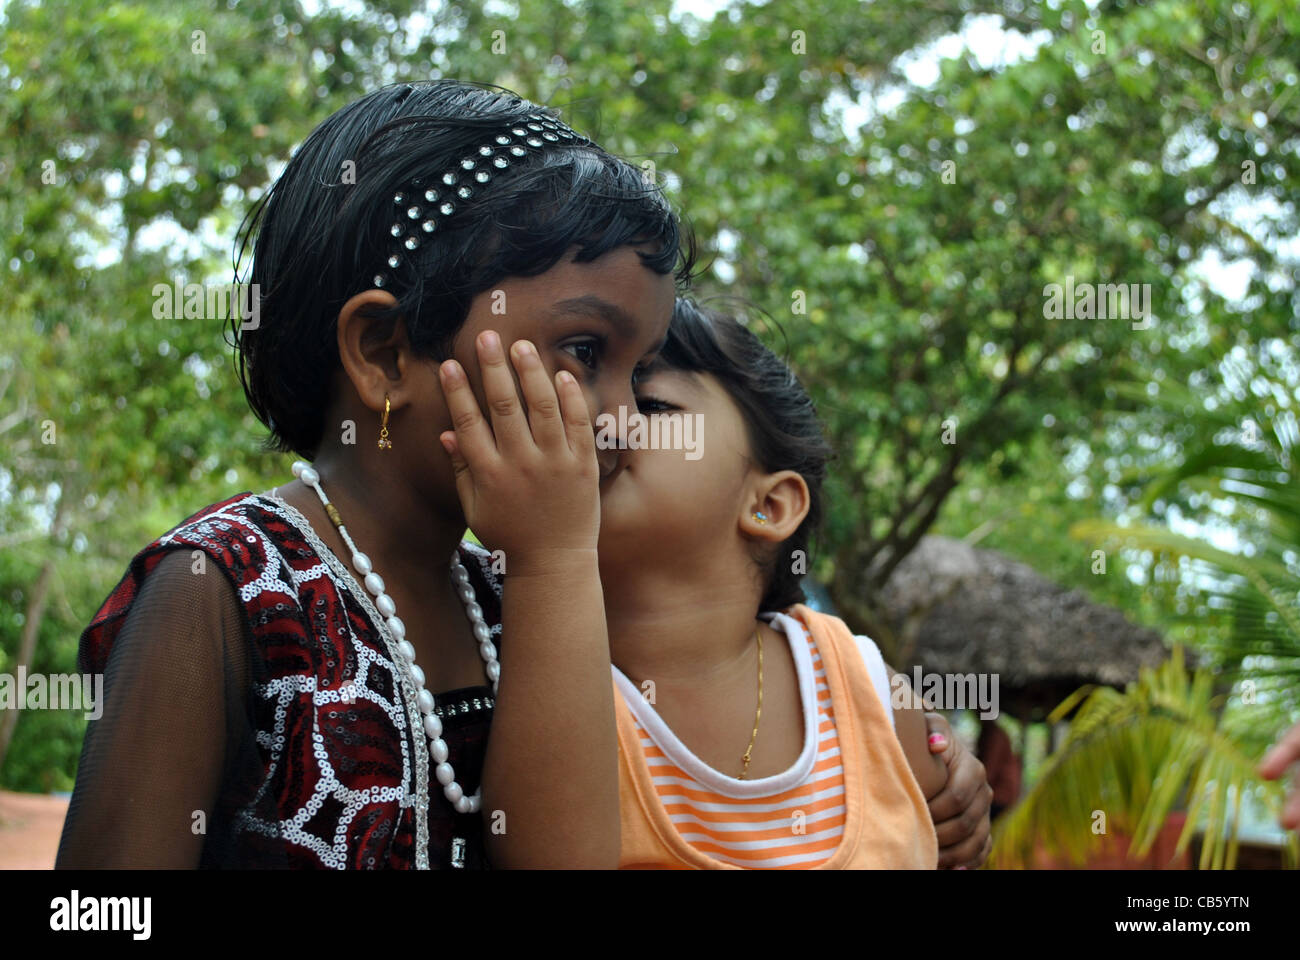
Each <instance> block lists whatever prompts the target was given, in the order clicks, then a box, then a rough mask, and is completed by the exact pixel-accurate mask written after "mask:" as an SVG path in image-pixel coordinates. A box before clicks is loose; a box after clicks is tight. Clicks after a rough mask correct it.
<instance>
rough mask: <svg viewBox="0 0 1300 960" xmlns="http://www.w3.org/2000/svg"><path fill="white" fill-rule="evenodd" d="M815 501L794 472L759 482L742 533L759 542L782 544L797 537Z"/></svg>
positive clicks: (800, 478) (768, 476) (778, 474)
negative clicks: (796, 532)
mask: <svg viewBox="0 0 1300 960" xmlns="http://www.w3.org/2000/svg"><path fill="white" fill-rule="evenodd" d="M811 505H812V501H811V499H810V498H809V496H808V483H807V482H806V481H805V480H804V478H803V477H802V476H801V475H800V474H799V473H796V472H795V471H794V470H781V471H778V472H777V473H769V474H766V475H764V476H763V477H761V478H760V480H759V483H758V486H757V487H756V488H755V490H754V493H753V499H752V501H751V505H750V507H749V509H748V511H747V512H746V513H745V515H744V516H742V517H741V518H740V529H741V532H743V533H745V534H747V535H748V536H751V537H753V538H754V539H756V540H767V541H769V542H771V543H781V542H782V541H785V540H788V539H790V538H791V537H792V536H794V532H795V531H796V530H798V529H799V524H801V523H803V518H804V517H806V516H808V510H809V508H810V507H811Z"/></svg>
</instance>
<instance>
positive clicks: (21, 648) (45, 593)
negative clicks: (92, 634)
mask: <svg viewBox="0 0 1300 960" xmlns="http://www.w3.org/2000/svg"><path fill="white" fill-rule="evenodd" d="M68 498H69V492H68V490H67V488H66V487H65V488H64V489H63V490H62V491H60V493H59V505H58V507H57V508H55V512H54V523H52V524H51V525H50V552H49V553H48V554H47V555H46V558H45V562H44V563H43V564H41V572H40V573H39V574H38V575H37V577H36V583H34V584H33V585H32V592H31V593H29V594H28V595H27V609H26V610H25V611H24V619H23V633H22V638H21V640H20V641H19V644H18V660H17V662H16V663H15V666H14V678H15V683H16V682H17V676H18V668H19V667H26V666H28V665H29V664H31V662H32V657H33V656H34V655H35V653H36V638H37V637H39V636H40V634H41V621H42V620H44V619H45V605H46V603H47V601H48V600H49V596H50V580H51V579H53V577H54V563H55V560H56V559H57V558H58V550H59V541H60V540H61V539H62V537H63V530H64V520H65V518H66V516H67V504H68ZM15 693H16V695H17V696H19V697H25V696H26V691H25V690H17V689H16V690H15ZM20 712H21V711H20V710H19V709H18V708H17V704H15V705H14V709H12V710H6V711H4V713H2V714H0V770H3V769H4V765H5V755H6V754H7V753H8V752H9V743H10V741H11V740H12V739H13V735H14V729H15V728H16V727H17V726H18V715H19V713H20Z"/></svg>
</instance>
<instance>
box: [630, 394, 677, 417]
mask: <svg viewBox="0 0 1300 960" xmlns="http://www.w3.org/2000/svg"><path fill="white" fill-rule="evenodd" d="M636 408H637V410H639V411H640V412H641V413H644V414H651V413H663V412H664V411H666V410H680V409H681V407H678V406H677V405H676V404H672V403H668V402H667V401H666V400H660V399H659V398H658V397H649V396H642V397H637V398H636Z"/></svg>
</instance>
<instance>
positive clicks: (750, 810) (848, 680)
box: [600, 300, 947, 868]
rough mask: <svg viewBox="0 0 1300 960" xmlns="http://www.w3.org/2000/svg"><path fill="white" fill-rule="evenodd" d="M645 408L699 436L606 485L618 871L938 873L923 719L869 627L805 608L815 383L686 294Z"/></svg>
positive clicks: (936, 779) (818, 498)
mask: <svg viewBox="0 0 1300 960" xmlns="http://www.w3.org/2000/svg"><path fill="white" fill-rule="evenodd" d="M638 402H639V404H640V409H641V411H642V412H643V413H645V414H647V415H649V416H650V418H651V419H652V420H654V419H656V418H661V417H668V418H677V417H683V418H684V417H698V422H699V423H700V424H701V427H702V439H703V443H702V447H701V448H700V450H699V453H700V454H702V455H700V456H698V458H696V459H687V458H685V457H684V456H683V455H682V453H681V452H679V451H673V450H644V449H643V450H627V451H625V452H624V454H623V457H622V459H621V460H620V462H619V466H618V469H617V470H616V471H614V472H613V473H612V474H610V475H609V476H607V477H605V478H603V480H602V493H603V496H602V501H601V530H600V567H601V580H602V583H603V584H604V592H605V605H606V611H607V617H608V624H609V636H610V650H611V655H612V658H613V663H614V678H615V683H616V686H617V688H618V691H619V694H620V697H619V699H618V702H617V704H616V709H617V717H618V720H617V724H618V731H619V753H620V761H619V779H620V795H621V804H622V818H621V831H622V836H621V849H622V853H621V857H620V863H621V865H622V866H624V867H697V868H722V867H749V868H755V867H790V868H807V867H822V868H842V867H912V868H933V867H934V866H935V865H936V860H937V839H936V834H935V829H934V826H933V824H932V823H931V818H930V813H929V811H928V810H927V809H926V798H927V797H932V796H934V795H935V794H937V793H938V792H939V791H940V790H941V789H942V788H943V786H944V782H945V780H946V776H947V773H946V769H945V767H944V764H943V762H942V761H940V760H939V759H938V758H937V757H932V756H931V755H930V753H929V751H928V748H927V745H926V727H925V719H924V717H923V715H922V711H921V710H920V709H918V708H917V707H908V708H906V709H898V707H899V706H901V705H902V701H901V697H899V696H896V695H894V693H893V689H892V688H891V681H890V677H889V671H887V669H886V667H885V664H884V662H883V660H882V659H881V657H880V653H879V651H878V650H877V648H876V646H875V644H874V643H872V642H871V640H869V639H867V638H866V637H853V636H852V635H851V634H850V632H849V630H848V629H847V627H846V626H845V625H844V623H843V622H842V621H840V620H839V619H837V618H835V617H830V616H826V615H823V614H817V613H814V612H813V611H811V610H809V609H808V608H807V607H806V606H804V605H803V604H802V601H803V599H804V596H803V592H802V590H801V588H800V586H799V577H800V575H801V574H802V573H803V572H804V571H805V570H806V569H807V563H806V561H807V549H808V542H809V538H810V536H811V535H812V533H813V531H814V530H815V529H816V527H817V524H818V521H819V519H820V516H821V511H822V491H821V486H822V480H823V477H824V476H825V464H826V461H827V459H828V457H829V454H830V451H829V449H828V447H827V445H826V442H825V440H824V439H823V436H822V433H821V430H820V426H819V424H818V421H817V418H816V413H815V411H814V409H813V405H812V402H811V401H810V399H809V398H808V395H807V394H806V392H805V391H804V390H803V388H802V386H801V385H800V384H799V382H798V380H797V379H795V377H794V375H793V374H792V373H791V372H790V371H789V369H788V368H787V367H786V366H785V365H784V364H782V363H781V361H780V360H779V359H777V357H776V356H774V355H773V354H772V352H771V351H769V350H768V349H767V348H766V347H764V346H763V345H762V343H761V342H760V341H759V340H758V338H757V337H755V336H754V335H753V334H752V333H750V332H749V331H748V330H746V329H745V328H744V327H743V326H741V325H740V324H739V323H738V322H736V321H735V320H733V319H730V318H728V317H723V316H718V315H710V314H706V313H705V312H703V311H701V310H699V309H698V308H696V307H695V306H694V305H692V304H691V303H690V302H688V301H684V300H683V301H678V304H677V308H676V311H675V313H674V317H673V324H672V327H671V328H670V333H669V339H668V341H667V343H666V345H665V347H664V349H663V351H662V353H661V355H660V361H659V363H658V364H657V365H656V366H655V367H654V368H653V370H652V371H651V372H650V373H649V374H648V375H647V376H646V377H644V378H642V380H641V381H640V382H639V387H638ZM653 431H654V427H652V432H653ZM660 435H661V436H662V435H665V434H664V433H663V432H660ZM899 679H901V678H899ZM899 689H900V691H906V688H905V687H900V688H899ZM891 703H892V704H893V706H894V709H891ZM895 732H896V736H895Z"/></svg>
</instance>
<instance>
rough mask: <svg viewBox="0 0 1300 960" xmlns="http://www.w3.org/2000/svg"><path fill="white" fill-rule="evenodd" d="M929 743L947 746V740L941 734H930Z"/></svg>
mask: <svg viewBox="0 0 1300 960" xmlns="http://www.w3.org/2000/svg"><path fill="white" fill-rule="evenodd" d="M930 743H932V744H935V743H937V744H940V745H947V743H948V738H947V737H945V736H944V735H943V734H942V733H932V734H930Z"/></svg>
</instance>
